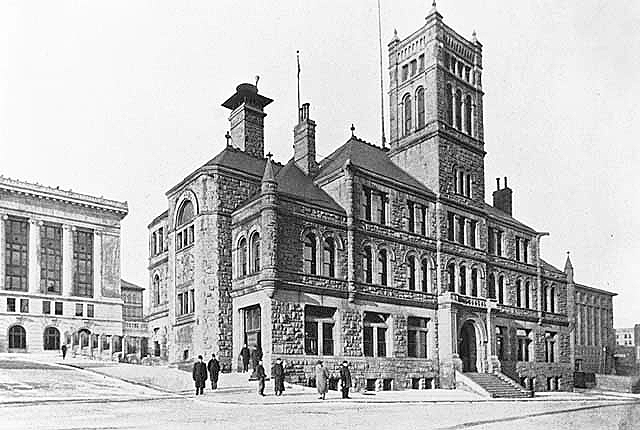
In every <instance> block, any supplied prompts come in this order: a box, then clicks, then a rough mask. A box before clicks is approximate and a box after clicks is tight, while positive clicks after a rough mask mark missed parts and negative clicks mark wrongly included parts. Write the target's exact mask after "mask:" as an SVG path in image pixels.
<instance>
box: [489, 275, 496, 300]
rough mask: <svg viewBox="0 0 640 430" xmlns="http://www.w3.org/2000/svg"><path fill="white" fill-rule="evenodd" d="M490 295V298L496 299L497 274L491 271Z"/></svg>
mask: <svg viewBox="0 0 640 430" xmlns="http://www.w3.org/2000/svg"><path fill="white" fill-rule="evenodd" d="M488 293H489V294H488V295H489V298H490V299H495V298H496V276H495V275H494V274H493V273H491V274H490V275H489V291H488Z"/></svg>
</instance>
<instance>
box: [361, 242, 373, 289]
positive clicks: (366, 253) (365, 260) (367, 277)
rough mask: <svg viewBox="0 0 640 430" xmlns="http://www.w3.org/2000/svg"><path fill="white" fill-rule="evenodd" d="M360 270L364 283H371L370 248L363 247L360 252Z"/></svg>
mask: <svg viewBox="0 0 640 430" xmlns="http://www.w3.org/2000/svg"><path fill="white" fill-rule="evenodd" d="M362 270H363V272H364V273H363V274H364V276H363V278H364V282H366V283H368V284H371V283H373V253H372V252H371V247H370V246H365V247H364V249H363V251H362Z"/></svg>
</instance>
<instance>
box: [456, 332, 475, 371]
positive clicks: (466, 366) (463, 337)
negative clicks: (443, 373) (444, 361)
mask: <svg viewBox="0 0 640 430" xmlns="http://www.w3.org/2000/svg"><path fill="white" fill-rule="evenodd" d="M458 352H459V354H460V359H461V360H462V371H463V372H477V371H478V369H477V366H476V361H477V358H478V352H477V339H476V328H475V325H474V323H473V321H466V322H465V323H464V324H463V325H462V329H461V330H460V348H458Z"/></svg>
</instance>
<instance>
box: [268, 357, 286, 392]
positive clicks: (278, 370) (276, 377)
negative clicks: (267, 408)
mask: <svg viewBox="0 0 640 430" xmlns="http://www.w3.org/2000/svg"><path fill="white" fill-rule="evenodd" d="M271 376H273V389H274V391H275V392H276V396H281V395H282V392H283V391H284V367H283V366H282V359H281V358H280V357H278V358H276V364H274V365H273V368H272V369H271Z"/></svg>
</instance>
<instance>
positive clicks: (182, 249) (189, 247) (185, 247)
mask: <svg viewBox="0 0 640 430" xmlns="http://www.w3.org/2000/svg"><path fill="white" fill-rule="evenodd" d="M194 246H195V242H194V243H190V244H189V245H187V246H183V247H182V248H180V249H176V254H178V253H180V252H182V251H187V250H189V249H191V248H193V247H194Z"/></svg>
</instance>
